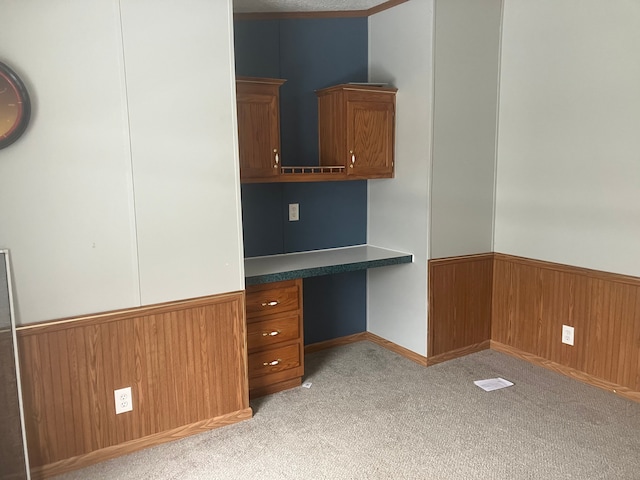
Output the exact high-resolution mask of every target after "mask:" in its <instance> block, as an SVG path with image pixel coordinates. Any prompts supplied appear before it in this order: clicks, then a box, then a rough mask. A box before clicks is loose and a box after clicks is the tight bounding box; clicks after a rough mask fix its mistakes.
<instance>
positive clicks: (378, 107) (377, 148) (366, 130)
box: [346, 101, 394, 178]
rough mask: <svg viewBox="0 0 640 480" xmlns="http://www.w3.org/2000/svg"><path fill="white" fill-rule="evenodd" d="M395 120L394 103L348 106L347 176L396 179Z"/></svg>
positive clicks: (349, 104)
mask: <svg viewBox="0 0 640 480" xmlns="http://www.w3.org/2000/svg"><path fill="white" fill-rule="evenodd" d="M393 117H394V105H393V103H391V102H377V101H348V102H347V148H348V149H349V152H348V163H347V169H346V170H347V175H351V176H357V177H367V178H385V177H386V178H389V177H392V176H393V135H394V130H393V125H394V118H393Z"/></svg>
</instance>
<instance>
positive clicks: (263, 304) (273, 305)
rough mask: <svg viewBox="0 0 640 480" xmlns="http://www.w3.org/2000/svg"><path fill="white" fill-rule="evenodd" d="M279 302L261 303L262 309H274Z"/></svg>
mask: <svg viewBox="0 0 640 480" xmlns="http://www.w3.org/2000/svg"><path fill="white" fill-rule="evenodd" d="M279 303H280V302H279V301H277V300H271V301H270V302H263V303H262V306H263V307H275V306H276V305H278V304H279Z"/></svg>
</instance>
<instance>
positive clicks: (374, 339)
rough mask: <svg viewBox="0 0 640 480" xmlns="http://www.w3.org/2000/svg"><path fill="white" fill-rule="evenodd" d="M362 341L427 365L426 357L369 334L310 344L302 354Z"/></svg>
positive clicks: (358, 334) (355, 334) (357, 334)
mask: <svg viewBox="0 0 640 480" xmlns="http://www.w3.org/2000/svg"><path fill="white" fill-rule="evenodd" d="M364 340H368V341H370V342H373V343H375V344H377V345H380V346H381V347H383V348H386V349H387V350H390V351H392V352H394V353H397V354H398V355H400V356H402V357H405V358H408V359H409V360H411V361H412V362H416V363H418V364H420V365H423V366H426V365H427V357H423V356H422V355H419V354H417V353H415V352H412V351H411V350H409V349H408V348H404V347H401V346H400V345H398V344H396V343H393V342H390V341H389V340H386V339H384V338H382V337H379V336H378V335H376V334H375V333H371V332H360V333H354V334H353V335H347V336H344V337H339V338H334V339H331V340H326V341H324V342H318V343H312V344H310V345H307V346H305V347H304V353H305V354H307V353H314V352H319V351H321V350H326V349H327V348H333V347H340V346H342V345H349V344H351V343H356V342H362V341H364Z"/></svg>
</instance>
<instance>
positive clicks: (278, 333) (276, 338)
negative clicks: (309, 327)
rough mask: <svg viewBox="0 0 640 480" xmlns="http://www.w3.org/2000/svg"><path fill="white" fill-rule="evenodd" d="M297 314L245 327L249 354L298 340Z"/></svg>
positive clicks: (284, 315) (288, 314) (281, 316)
mask: <svg viewBox="0 0 640 480" xmlns="http://www.w3.org/2000/svg"><path fill="white" fill-rule="evenodd" d="M299 320H300V319H299V316H298V314H297V312H292V313H287V314H283V315H279V316H275V317H274V318H270V319H267V320H262V321H259V322H251V323H249V324H248V325H247V345H248V349H249V353H251V352H253V351H255V350H262V349H265V348H269V347H271V346H273V345H275V344H277V343H281V342H288V341H291V340H297V339H298V338H300V336H301V334H300V321H299Z"/></svg>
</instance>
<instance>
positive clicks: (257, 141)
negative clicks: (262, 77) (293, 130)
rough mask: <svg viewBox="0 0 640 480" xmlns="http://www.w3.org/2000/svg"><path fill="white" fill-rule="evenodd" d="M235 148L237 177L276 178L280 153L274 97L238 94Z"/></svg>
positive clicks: (276, 107)
mask: <svg viewBox="0 0 640 480" xmlns="http://www.w3.org/2000/svg"><path fill="white" fill-rule="evenodd" d="M237 101H238V147H239V153H240V176H241V177H244V178H256V177H271V176H274V175H278V173H279V168H278V167H279V165H278V164H277V163H276V155H277V154H279V152H280V143H279V132H278V122H279V117H278V105H277V98H276V97H274V96H272V95H259V94H248V95H243V94H238V96H237Z"/></svg>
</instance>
